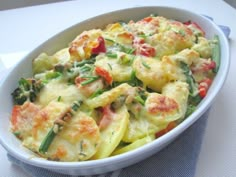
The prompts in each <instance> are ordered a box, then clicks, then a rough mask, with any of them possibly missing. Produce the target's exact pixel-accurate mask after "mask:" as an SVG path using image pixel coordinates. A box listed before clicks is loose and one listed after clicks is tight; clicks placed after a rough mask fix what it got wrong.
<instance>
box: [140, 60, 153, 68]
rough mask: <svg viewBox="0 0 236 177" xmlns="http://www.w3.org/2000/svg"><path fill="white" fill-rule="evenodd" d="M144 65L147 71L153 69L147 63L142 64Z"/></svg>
mask: <svg viewBox="0 0 236 177" xmlns="http://www.w3.org/2000/svg"><path fill="white" fill-rule="evenodd" d="M142 65H143V66H144V67H145V68H147V69H151V67H150V66H149V65H148V64H147V63H146V62H145V61H143V62H142Z"/></svg>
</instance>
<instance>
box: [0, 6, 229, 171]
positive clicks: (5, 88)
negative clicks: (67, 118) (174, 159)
mask: <svg viewBox="0 0 236 177" xmlns="http://www.w3.org/2000/svg"><path fill="white" fill-rule="evenodd" d="M150 14H158V15H161V16H164V17H166V18H171V19H175V20H178V21H182V22H184V21H188V20H191V21H194V22H196V23H198V24H199V25H200V26H201V27H202V28H203V30H204V31H205V32H206V37H207V38H209V39H211V38H213V36H214V35H215V34H217V35H218V36H219V38H220V45H221V65H220V68H219V71H218V74H217V76H216V77H215V79H214V82H213V84H212V85H211V88H210V90H209V91H208V94H207V96H206V97H205V98H204V100H203V101H202V102H201V103H200V105H199V106H198V108H197V110H196V111H195V112H194V113H193V114H192V115H191V116H189V117H188V118H187V119H186V120H184V121H183V122H182V123H181V124H180V125H178V126H177V127H176V128H175V129H173V130H172V131H170V132H168V133H167V134H165V135H164V136H162V137H160V138H158V139H156V140H155V141H153V142H151V143H149V144H146V145H144V146H142V147H140V148H138V149H136V150H133V151H130V152H128V153H124V154H121V155H118V156H113V157H109V158H105V159H101V160H93V161H84V162H55V161H48V160H45V159H42V158H39V157H36V156H35V155H34V154H33V153H32V152H31V151H29V150H27V149H26V148H24V147H22V146H21V142H20V141H19V140H18V139H17V138H16V137H15V136H14V135H13V134H12V133H11V132H10V131H9V125H10V122H9V120H10V113H11V109H12V106H13V103H12V98H11V93H12V91H13V90H14V89H15V88H16V87H17V82H18V80H19V78H20V77H28V76H31V75H32V59H34V58H36V57H37V56H38V55H39V54H40V53H41V52H46V53H48V54H53V53H54V52H56V51H58V50H59V49H61V48H64V47H66V46H67V45H68V43H69V42H70V41H72V40H73V39H74V38H75V36H77V35H78V34H79V33H80V32H82V31H84V30H89V29H93V28H98V27H99V28H103V27H105V26H106V25H107V24H109V23H112V22H116V21H129V20H134V21H136V20H139V19H141V18H143V17H145V16H148V15H150ZM228 69H229V44H228V41H227V38H226V37H225V35H224V33H223V32H222V31H221V29H220V28H219V27H218V26H217V25H216V24H215V23H214V22H212V21H211V20H209V19H207V18H206V17H204V16H201V15H198V14H195V13H193V12H190V11H187V10H183V9H177V8H170V7H158V6H156V7H136V8H129V9H124V10H119V11H115V12H110V13H107V14H104V15H100V16H97V17H94V18H91V19H88V20H86V21H83V22H81V23H78V24H76V25H74V26H72V27H70V28H68V29H66V30H64V31H62V32H61V33H59V34H57V35H55V36H54V37H52V38H51V39H49V40H47V41H46V42H44V43H43V44H42V45H40V46H39V47H37V48H36V49H35V50H33V51H32V52H31V53H30V54H29V55H27V56H26V57H25V58H23V59H22V60H21V61H20V62H19V63H18V64H16V65H15V66H14V68H12V70H11V71H10V72H9V74H8V75H7V77H6V78H5V79H4V81H3V82H2V84H1V89H0V98H1V101H0V102H1V106H0V119H1V120H0V121H1V124H0V135H1V136H0V143H1V145H2V146H3V147H4V148H5V149H6V150H7V152H8V153H9V154H11V155H12V156H14V157H15V158H17V159H19V160H21V161H23V162H25V163H28V164H30V165H34V166H38V167H42V168H46V169H50V170H53V171H56V172H59V173H63V174H70V175H93V174H101V173H105V172H108V171H113V170H116V169H120V168H123V167H126V166H129V165H131V164H134V163H136V162H138V161H141V160H143V159H145V158H147V157H149V156H151V155H153V154H154V153H157V152H158V151H159V150H161V149H162V148H164V147H165V146H166V145H167V144H169V143H170V142H172V141H173V140H174V139H175V138H176V137H177V136H179V135H180V134H181V133H182V132H183V131H184V130H186V129H187V128H188V127H189V126H190V125H192V124H193V123H194V122H195V121H196V120H197V119H198V118H199V117H200V116H201V115H202V114H203V113H204V112H205V111H206V110H207V109H208V108H209V107H210V105H211V104H212V102H213V100H214V98H215V97H216V95H217V94H218V92H219V91H220V89H221V88H222V86H223V84H224V81H225V79H226V76H227V73H228Z"/></svg>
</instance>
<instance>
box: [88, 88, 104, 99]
mask: <svg viewBox="0 0 236 177" xmlns="http://www.w3.org/2000/svg"><path fill="white" fill-rule="evenodd" d="M104 91H105V90H103V89H98V90H97V91H96V92H94V93H93V94H92V95H91V96H90V98H94V97H97V96H98V95H101V94H102V93H103V92H104Z"/></svg>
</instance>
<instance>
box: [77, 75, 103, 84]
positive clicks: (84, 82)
mask: <svg viewBox="0 0 236 177" xmlns="http://www.w3.org/2000/svg"><path fill="white" fill-rule="evenodd" d="M87 78H88V77H87ZM99 78H100V77H98V76H93V77H92V76H91V77H90V78H89V79H88V80H86V81H83V82H81V85H82V86H84V85H88V84H90V83H92V82H94V81H96V80H98V79H99Z"/></svg>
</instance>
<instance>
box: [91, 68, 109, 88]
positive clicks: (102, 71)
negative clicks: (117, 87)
mask: <svg viewBox="0 0 236 177" xmlns="http://www.w3.org/2000/svg"><path fill="white" fill-rule="evenodd" d="M95 72H96V74H97V75H99V76H101V77H102V78H103V79H104V80H105V81H106V82H107V83H108V84H109V85H110V84H112V81H113V79H112V76H111V74H110V73H109V72H108V71H107V70H105V69H103V68H101V67H98V66H97V67H96V68H95Z"/></svg>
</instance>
